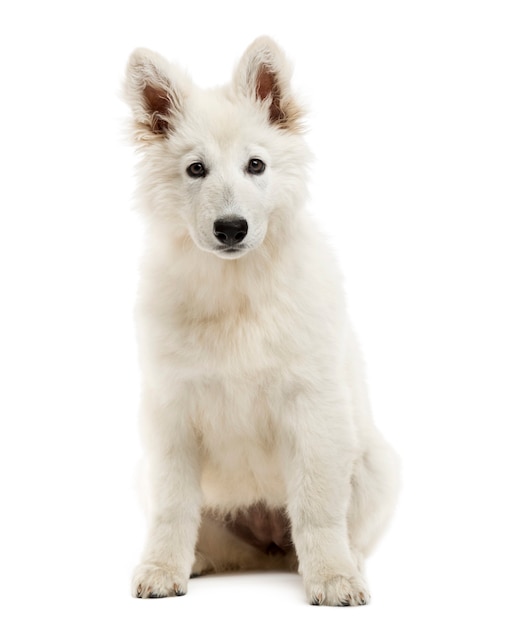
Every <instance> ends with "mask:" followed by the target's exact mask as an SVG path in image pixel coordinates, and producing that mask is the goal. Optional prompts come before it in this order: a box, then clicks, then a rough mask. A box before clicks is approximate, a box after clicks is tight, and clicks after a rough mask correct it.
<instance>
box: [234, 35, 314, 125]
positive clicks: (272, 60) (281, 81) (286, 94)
mask: <svg viewBox="0 0 511 626" xmlns="http://www.w3.org/2000/svg"><path fill="white" fill-rule="evenodd" d="M291 74H292V68H291V65H290V63H289V61H288V60H287V58H286V56H285V55H284V53H283V52H282V50H281V49H280V48H279V46H278V45H277V44H276V43H275V42H274V41H273V39H271V38H270V37H259V38H258V39H256V40H255V41H254V42H253V43H252V45H251V46H249V47H248V48H247V50H246V51H245V54H244V55H243V56H242V58H241V60H240V62H239V64H238V67H237V68H236V70H235V73H234V87H235V89H236V90H237V91H238V93H241V94H243V95H244V96H247V97H249V98H251V99H252V100H255V101H257V102H259V103H260V104H261V105H263V106H264V107H266V108H267V111H268V119H269V121H270V122H271V123H272V124H275V125H276V126H278V127H279V128H282V129H285V130H293V131H299V130H300V119H301V117H302V111H301V109H300V107H299V106H298V105H297V104H296V102H295V99H294V98H293V96H292V93H291Z"/></svg>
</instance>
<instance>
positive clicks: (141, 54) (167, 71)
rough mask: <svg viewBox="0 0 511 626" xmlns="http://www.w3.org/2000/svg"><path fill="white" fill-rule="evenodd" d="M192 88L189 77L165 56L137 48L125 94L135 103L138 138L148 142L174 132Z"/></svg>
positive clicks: (135, 127) (136, 136) (134, 114)
mask: <svg viewBox="0 0 511 626" xmlns="http://www.w3.org/2000/svg"><path fill="white" fill-rule="evenodd" d="M190 90H191V81H190V80H189V79H188V77H187V76H186V75H185V74H183V72H181V71H180V70H179V68H176V67H175V66H173V65H171V64H170V63H168V62H167V61H166V59H164V58H163V57H162V56H160V55H159V54H157V53H156V52H152V51H151V50H146V49H145V48H138V49H136V50H135V51H134V52H133V53H132V55H131V57H130V59H129V62H128V67H127V71H126V80H125V83H124V96H125V99H126V101H127V102H128V104H129V105H130V106H131V108H132V111H133V118H134V131H135V139H136V140H137V141H142V142H147V141H154V140H158V139H161V138H162V137H166V136H167V135H169V134H171V133H172V131H173V129H174V125H175V122H176V120H177V118H178V117H179V115H180V113H181V112H182V109H183V102H184V99H185V98H186V95H187V93H189V91H190Z"/></svg>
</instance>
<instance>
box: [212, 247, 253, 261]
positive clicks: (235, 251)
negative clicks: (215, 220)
mask: <svg viewBox="0 0 511 626" xmlns="http://www.w3.org/2000/svg"><path fill="white" fill-rule="evenodd" d="M213 252H214V253H215V254H216V255H217V256H219V257H220V258H222V259H237V258H239V257H240V256H243V255H244V254H245V253H246V252H248V248H247V246H244V245H236V246H217V247H216V248H214V250H213Z"/></svg>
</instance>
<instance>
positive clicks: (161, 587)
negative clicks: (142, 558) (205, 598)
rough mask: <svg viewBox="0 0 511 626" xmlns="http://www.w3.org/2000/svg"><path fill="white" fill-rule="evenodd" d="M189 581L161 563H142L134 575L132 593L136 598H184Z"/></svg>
mask: <svg viewBox="0 0 511 626" xmlns="http://www.w3.org/2000/svg"><path fill="white" fill-rule="evenodd" d="M187 587H188V579H187V577H186V576H184V575H183V574H180V573H178V572H177V571H175V570H173V569H172V568H170V567H166V566H165V565H163V564H160V563H141V564H140V565H139V566H138V567H137V568H136V570H135V573H134V574H133V583H132V588H131V593H132V595H133V597H135V598H167V597H169V596H184V595H185V593H186V591H187Z"/></svg>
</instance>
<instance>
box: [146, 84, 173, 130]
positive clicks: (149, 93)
mask: <svg viewBox="0 0 511 626" xmlns="http://www.w3.org/2000/svg"><path fill="white" fill-rule="evenodd" d="M144 98H145V101H146V105H147V109H148V110H149V112H150V113H151V118H152V122H151V127H152V131H153V132H154V133H165V132H166V131H167V130H168V128H169V123H168V120H167V119H166V118H167V116H168V114H169V112H170V100H169V95H168V93H167V92H166V91H165V90H164V89H161V88H158V87H155V86H154V85H149V84H148V85H146V86H145V87H144Z"/></svg>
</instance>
